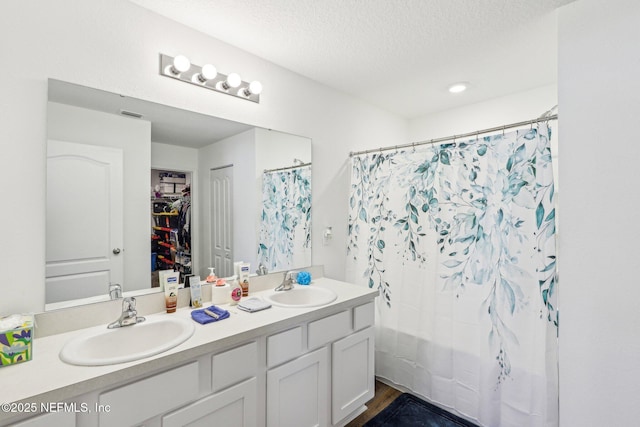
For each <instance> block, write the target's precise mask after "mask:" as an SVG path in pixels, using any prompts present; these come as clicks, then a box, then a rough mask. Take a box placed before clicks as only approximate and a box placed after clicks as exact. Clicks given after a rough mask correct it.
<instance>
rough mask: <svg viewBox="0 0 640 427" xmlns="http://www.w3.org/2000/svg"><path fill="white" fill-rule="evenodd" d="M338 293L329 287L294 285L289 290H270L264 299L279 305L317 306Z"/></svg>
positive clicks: (330, 299)
mask: <svg viewBox="0 0 640 427" xmlns="http://www.w3.org/2000/svg"><path fill="white" fill-rule="evenodd" d="M337 297H338V295H336V293H335V292H333V291H332V290H330V289H326V288H319V287H315V286H308V285H305V286H300V285H295V286H294V288H293V289H291V290H290V291H278V292H276V291H271V292H270V293H269V294H267V295H265V297H264V299H265V300H267V301H269V302H270V303H271V304H273V305H275V306H279V307H295V308H299V307H318V306H321V305H326V304H330V303H332V302H333V301H335V300H336V298H337Z"/></svg>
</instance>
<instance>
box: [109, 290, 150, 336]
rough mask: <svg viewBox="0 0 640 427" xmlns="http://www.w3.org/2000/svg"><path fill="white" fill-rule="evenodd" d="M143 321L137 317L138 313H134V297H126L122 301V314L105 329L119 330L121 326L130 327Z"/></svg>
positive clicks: (142, 318)
mask: <svg viewBox="0 0 640 427" xmlns="http://www.w3.org/2000/svg"><path fill="white" fill-rule="evenodd" d="M144 321H145V318H144V317H138V312H137V311H136V299H135V298H134V297H127V298H125V299H123V300H122V314H120V317H119V318H118V320H116V321H115V322H111V323H109V326H107V328H109V329H114V328H121V327H123V326H131V325H135V324H136V323H140V322H144Z"/></svg>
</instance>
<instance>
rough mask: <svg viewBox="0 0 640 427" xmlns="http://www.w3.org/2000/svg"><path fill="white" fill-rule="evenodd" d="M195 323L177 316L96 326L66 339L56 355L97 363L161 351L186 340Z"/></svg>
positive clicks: (78, 362) (74, 362) (66, 359)
mask: <svg viewBox="0 0 640 427" xmlns="http://www.w3.org/2000/svg"><path fill="white" fill-rule="evenodd" d="M194 330H195V327H194V325H193V323H192V322H189V321H187V320H184V319H180V318H167V317H157V318H147V320H146V321H145V322H142V323H138V324H137V325H133V326H125V327H121V328H116V329H107V327H106V326H105V327H104V330H100V331H97V332H95V331H94V332H93V333H87V334H84V335H80V336H77V337H75V338H72V339H71V340H69V341H68V342H67V343H66V344H65V345H64V347H63V348H62V350H61V351H60V359H61V360H62V361H63V362H66V363H69V364H71V365H83V366H99V365H113V364H116V363H123V362H130V361H132V360H138V359H143V358H145V357H149V356H153V355H155V354H159V353H162V352H164V351H167V350H169V349H171V348H173V347H176V346H178V345H180V344H182V343H183V342H185V341H186V340H188V339H189V338H190V337H191V335H193V332H194Z"/></svg>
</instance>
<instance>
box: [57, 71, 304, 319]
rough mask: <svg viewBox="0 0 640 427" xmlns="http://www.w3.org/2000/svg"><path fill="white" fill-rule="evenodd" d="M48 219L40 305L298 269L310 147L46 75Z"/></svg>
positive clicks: (301, 256)
mask: <svg viewBox="0 0 640 427" xmlns="http://www.w3.org/2000/svg"><path fill="white" fill-rule="evenodd" d="M46 218H47V224H46V225H47V235H46V262H47V265H46V278H45V300H46V306H45V309H47V310H50V309H55V308H62V307H67V306H70V305H78V304H83V303H88V302H95V301H102V300H105V299H108V298H109V288H110V285H114V284H119V285H121V287H122V291H123V292H124V293H125V295H126V294H131V295H136V294H141V293H148V292H154V291H157V288H156V289H154V286H157V279H156V280H155V282H154V275H156V274H157V271H158V270H159V269H170V268H177V266H180V268H181V269H182V272H183V273H185V274H188V273H192V274H195V275H199V276H201V277H202V278H204V277H206V276H207V275H208V272H209V268H210V267H213V268H215V273H216V275H217V276H219V277H227V276H230V275H232V274H233V263H234V262H237V261H243V262H248V263H250V265H251V269H252V270H253V271H257V270H258V268H259V267H261V268H260V270H261V271H262V272H265V271H268V272H275V271H282V270H288V269H293V268H301V267H306V266H309V265H311V235H310V230H311V223H310V221H311V140H310V139H309V138H306V137H301V136H297V135H291V134H287V133H283V132H278V131H273V130H270V129H264V128H257V127H254V126H250V125H246V124H242V123H237V122H232V121H229V120H224V119H220V118H216V117H211V116H206V115H202V114H198V113H194V112H190V111H185V110H181V109H177V108H173V107H169V106H166V105H160V104H156V103H152V102H148V101H144V100H140V99H136V98H132V97H129V96H124V95H121V94H114V93H108V92H105V91H102V90H98V89H93V88H88V87H84V86H80V85H76V84H72V83H68V82H63V81H59V80H53V79H50V80H49V102H48V104H47V215H46ZM159 259H161V260H162V261H161V262H160V261H159ZM174 263H175V265H174Z"/></svg>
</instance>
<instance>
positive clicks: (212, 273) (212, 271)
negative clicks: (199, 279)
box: [207, 267, 218, 283]
mask: <svg viewBox="0 0 640 427" xmlns="http://www.w3.org/2000/svg"><path fill="white" fill-rule="evenodd" d="M215 271H216V269H215V267H209V275H208V276H207V283H215V281H216V280H217V279H218V278H217V277H216V274H215Z"/></svg>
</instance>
